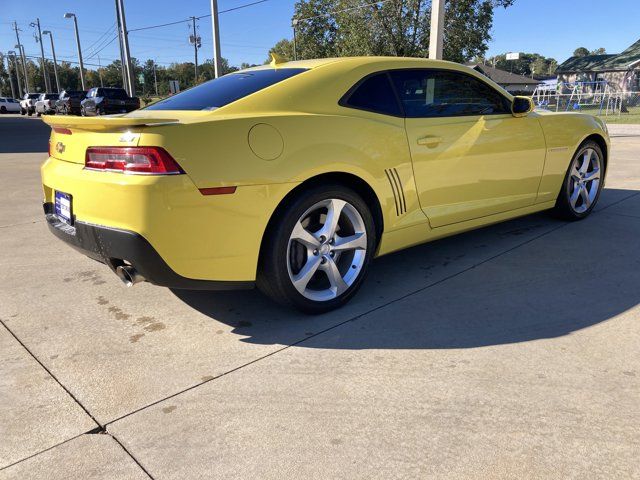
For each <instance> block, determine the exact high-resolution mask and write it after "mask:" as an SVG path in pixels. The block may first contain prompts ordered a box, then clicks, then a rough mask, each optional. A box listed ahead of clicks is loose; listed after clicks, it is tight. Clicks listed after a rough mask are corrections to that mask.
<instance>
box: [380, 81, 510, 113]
mask: <svg viewBox="0 0 640 480" xmlns="http://www.w3.org/2000/svg"><path fill="white" fill-rule="evenodd" d="M391 77H392V79H393V83H394V84H395V87H396V90H397V92H398V95H399V96H400V100H401V102H402V105H403V107H404V111H405V115H406V116H407V117H414V118H415V117H420V118H421V117H456V116H464V115H491V114H504V113H510V106H509V102H508V100H507V99H506V98H505V97H504V96H502V95H501V94H500V93H499V92H498V91H497V90H495V89H493V88H492V87H490V86H489V85H487V84H486V83H484V82H482V81H480V80H478V79H477V78H474V77H472V76H471V75H466V74H464V73H459V72H453V71H445V70H396V71H393V72H391Z"/></svg>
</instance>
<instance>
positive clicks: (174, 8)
mask: <svg viewBox="0 0 640 480" xmlns="http://www.w3.org/2000/svg"><path fill="white" fill-rule="evenodd" d="M252 1H255V0H219V8H220V10H221V11H222V10H226V9H230V8H233V7H237V6H239V5H243V4H246V3H251V2H252ZM294 3H295V0H267V1H265V2H264V3H261V4H257V5H253V6H250V7H247V8H244V9H239V10H235V11H231V12H227V13H222V14H221V15H220V31H221V43H222V54H223V56H225V57H227V58H228V59H229V60H230V62H231V64H234V65H239V64H240V63H241V62H248V63H262V62H263V61H264V59H265V58H266V52H267V51H268V49H269V48H270V47H271V46H272V45H273V44H274V43H275V42H277V41H278V40H279V39H281V38H283V37H290V36H291V28H290V21H291V15H292V12H293V5H294ZM362 3H368V2H366V1H364V0H363V1H362ZM209 5H210V4H209V1H208V0H179V1H176V0H172V1H168V0H155V1H154V0H125V7H126V14H127V26H128V28H129V30H132V29H136V28H140V27H146V26H149V25H155V24H162V23H168V22H173V21H177V20H182V19H185V18H187V17H190V16H192V15H195V16H200V15H206V14H208V13H210V10H209V8H210V6H209ZM606 5H607V6H609V8H607V7H605V4H603V3H602V2H601V1H596V0H580V1H578V2H572V1H562V0H560V1H557V0H555V1H551V0H516V1H515V5H514V6H512V7H510V8H508V9H506V10H505V9H498V10H496V14H495V19H494V26H493V30H492V36H493V39H492V40H491V42H490V43H489V52H488V55H492V54H496V53H503V52H507V51H523V52H524V51H526V52H537V53H540V54H543V55H546V56H549V57H555V58H556V59H558V60H559V61H560V62H562V61H563V60H565V59H566V58H567V57H569V56H570V55H571V52H573V50H574V49H575V48H576V47H578V46H585V47H587V48H589V49H595V48H598V47H605V48H606V49H607V52H610V53H617V52H620V51H622V50H624V49H625V48H626V47H627V46H629V45H630V44H631V43H633V42H635V41H636V40H638V39H640V24H639V23H638V19H639V18H640V0H610V1H609V2H608V3H607V4H606ZM67 11H69V12H74V13H76V14H77V15H78V22H79V26H80V37H81V43H82V47H83V53H84V56H85V62H86V63H88V64H97V63H98V56H100V61H101V63H102V64H105V63H108V62H110V61H111V60H113V59H115V58H117V57H118V51H117V48H116V45H117V42H115V41H113V42H112V43H110V44H109V43H108V42H109V41H110V39H111V38H113V37H114V36H115V33H114V34H111V33H110V31H113V30H112V26H113V25H115V9H114V1H113V0H91V1H86V0H85V1H77V0H76V1H71V0H54V1H50V0H0V12H2V16H0V51H2V52H6V51H7V50H10V49H13V47H14V45H15V43H16V42H15V34H14V32H13V30H12V22H13V21H14V20H16V21H17V22H18V25H19V27H20V28H21V29H22V32H21V40H22V43H23V44H24V45H25V49H26V52H27V55H31V54H32V55H39V46H38V44H37V43H36V42H35V40H34V38H33V31H34V29H33V28H31V27H30V26H29V23H30V22H31V21H33V20H35V17H36V16H38V17H39V18H40V22H41V25H42V28H43V29H48V30H52V31H53V33H54V38H55V42H56V54H57V56H58V59H59V60H67V59H68V60H76V51H75V40H74V34H73V21H72V20H66V19H64V18H63V14H64V13H65V12H67ZM198 25H199V34H200V35H201V37H202V43H203V45H202V48H201V49H200V58H203V57H204V58H211V56H212V53H211V52H212V42H211V24H210V19H209V18H204V19H202V20H200V21H199V22H198ZM190 28H191V25H190V24H188V23H182V24H179V25H173V26H169V27H165V28H157V29H151V30H145V31H140V32H132V33H131V34H130V44H131V51H132V55H133V56H135V57H137V58H139V59H143V60H144V59H147V58H154V59H155V60H156V61H157V62H158V63H160V64H168V63H171V62H172V61H186V60H192V59H193V47H191V46H190V45H189V44H188V35H189V34H190ZM103 46H104V48H103V49H102V47H103ZM49 50H50V47H49V43H48V38H47V39H45V55H47V56H50V52H49ZM98 50H100V51H99V52H98Z"/></svg>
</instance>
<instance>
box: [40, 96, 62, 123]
mask: <svg viewBox="0 0 640 480" xmlns="http://www.w3.org/2000/svg"><path fill="white" fill-rule="evenodd" d="M58 97H59V95H58V94H57V93H41V94H40V98H38V101H37V102H36V115H37V116H38V117H39V116H40V115H46V114H47V113H56V101H57V100H58Z"/></svg>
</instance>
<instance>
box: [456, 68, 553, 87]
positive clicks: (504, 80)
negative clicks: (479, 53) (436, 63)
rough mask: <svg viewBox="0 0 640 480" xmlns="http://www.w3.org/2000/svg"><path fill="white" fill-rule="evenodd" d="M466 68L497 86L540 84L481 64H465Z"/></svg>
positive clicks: (522, 76)
mask: <svg viewBox="0 0 640 480" xmlns="http://www.w3.org/2000/svg"><path fill="white" fill-rule="evenodd" d="M467 66H468V67H471V68H473V69H474V70H476V71H478V72H480V73H482V74H483V75H485V76H487V77H489V78H490V79H491V80H493V81H494V82H496V83H497V84H498V85H538V84H539V83H540V82H539V81H538V80H535V79H533V78H530V77H525V76H524V75H518V74H515V73H510V72H506V71H504V70H500V69H499V68H494V67H491V66H489V65H483V64H481V63H471V64H467Z"/></svg>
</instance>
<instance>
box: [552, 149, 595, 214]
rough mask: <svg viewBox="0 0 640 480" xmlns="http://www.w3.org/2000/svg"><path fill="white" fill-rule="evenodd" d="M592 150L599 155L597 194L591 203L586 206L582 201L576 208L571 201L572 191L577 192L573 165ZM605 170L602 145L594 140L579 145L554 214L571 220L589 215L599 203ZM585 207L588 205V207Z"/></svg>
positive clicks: (561, 189)
mask: <svg viewBox="0 0 640 480" xmlns="http://www.w3.org/2000/svg"><path fill="white" fill-rule="evenodd" d="M590 150H591V151H593V152H595V154H596V155H597V156H598V164H599V167H598V168H599V178H598V184H597V186H596V191H595V192H594V193H595V195H594V196H593V199H591V200H590V204H589V205H588V206H586V205H585V203H582V204H581V205H580V208H575V207H574V206H573V205H572V203H571V195H572V192H573V193H575V186H574V183H575V178H574V177H573V176H572V170H573V167H574V166H575V165H577V163H579V162H580V161H581V159H582V158H584V155H585V153H588V152H589V151H590ZM605 170H606V161H605V157H604V154H603V152H602V149H601V148H600V145H598V144H597V143H596V142H594V141H593V140H587V141H585V142H584V143H583V144H582V145H580V147H578V150H576V153H575V154H574V155H573V157H572V158H571V163H570V164H569V168H568V169H567V173H566V174H565V177H564V181H563V182H562V187H561V188H560V193H559V194H558V198H557V200H556V205H555V207H554V210H553V212H554V214H555V215H556V216H557V217H559V218H562V219H564V220H570V221H575V220H582V219H583V218H586V217H587V216H589V214H590V213H591V212H592V211H593V209H594V207H595V206H596V204H597V203H598V199H599V198H600V193H602V187H603V184H604V182H603V180H604V173H605ZM592 172H593V170H591V171H589V172H587V174H588V173H592ZM587 178H588V177H587ZM584 207H586V209H585V208H584Z"/></svg>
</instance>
